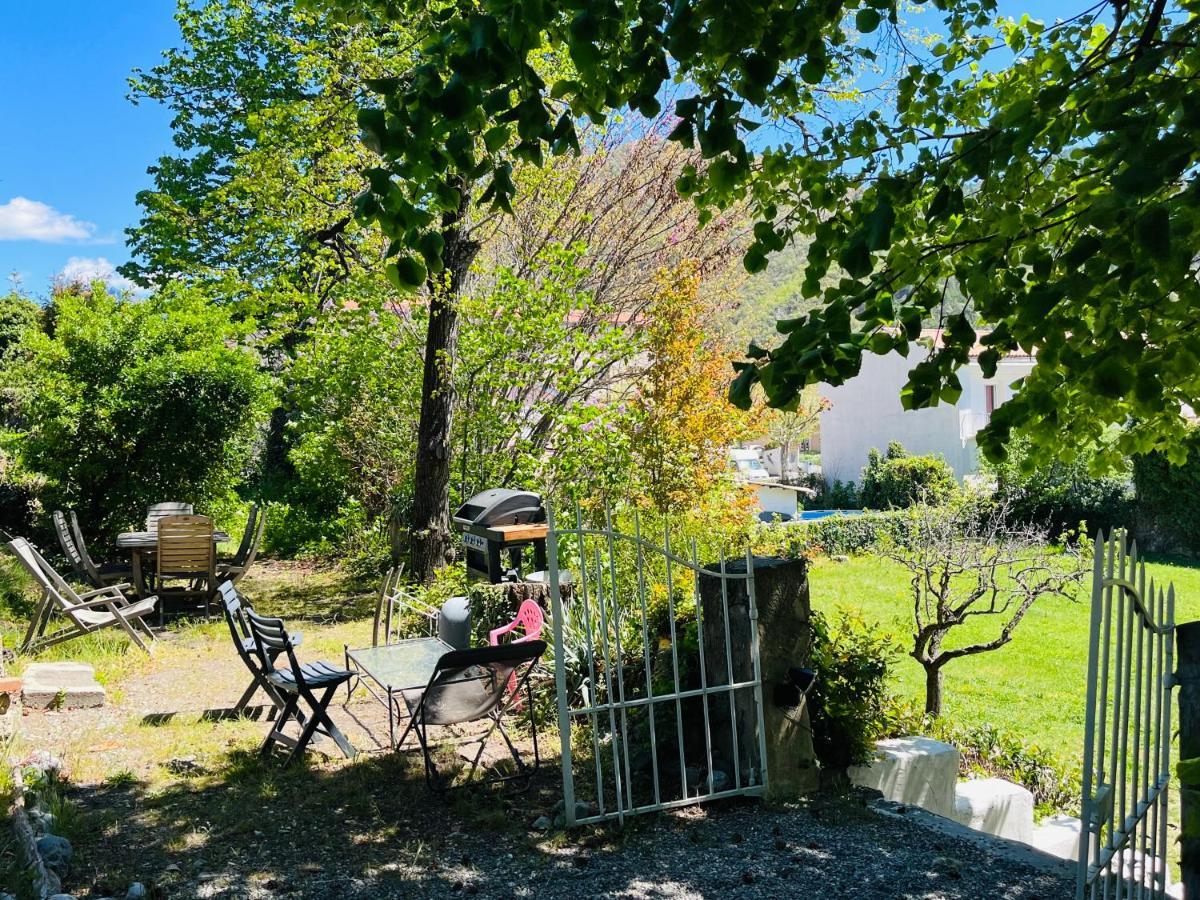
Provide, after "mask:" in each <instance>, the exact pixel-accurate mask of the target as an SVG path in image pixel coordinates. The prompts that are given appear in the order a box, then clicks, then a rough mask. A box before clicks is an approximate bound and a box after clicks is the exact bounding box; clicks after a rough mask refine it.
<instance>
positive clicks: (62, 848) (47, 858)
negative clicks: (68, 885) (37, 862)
mask: <svg viewBox="0 0 1200 900" xmlns="http://www.w3.org/2000/svg"><path fill="white" fill-rule="evenodd" d="M37 850H38V855H40V856H41V857H42V862H43V863H44V864H45V866H46V868H47V869H50V870H51V871H52V872H54V874H55V875H57V876H58V877H59V878H65V877H66V875H67V872H68V871H69V870H70V868H71V858H72V857H73V856H74V855H75V851H74V849H73V848H72V847H71V842H70V841H68V840H67V839H66V838H65V837H59V836H58V835H56V834H46V835H43V836H42V837H40V838H38V841H37Z"/></svg>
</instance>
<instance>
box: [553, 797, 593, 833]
mask: <svg viewBox="0 0 1200 900" xmlns="http://www.w3.org/2000/svg"><path fill="white" fill-rule="evenodd" d="M595 814H596V805H595V804H594V803H588V802H585V801H583V800H576V801H575V820H576V821H579V820H580V819H586V818H588V817H589V816H594V815H595ZM553 821H554V827H555V828H563V827H565V826H566V824H567V807H566V805H565V804H564V801H562V800H559V801H558V803H556V804H555V805H554V820H553Z"/></svg>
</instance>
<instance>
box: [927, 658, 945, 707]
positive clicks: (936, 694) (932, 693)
mask: <svg viewBox="0 0 1200 900" xmlns="http://www.w3.org/2000/svg"><path fill="white" fill-rule="evenodd" d="M941 714H942V667H941V666H936V665H935V666H929V665H927V666H925V715H927V716H934V717H935V718H936V717H937V716H940V715H941Z"/></svg>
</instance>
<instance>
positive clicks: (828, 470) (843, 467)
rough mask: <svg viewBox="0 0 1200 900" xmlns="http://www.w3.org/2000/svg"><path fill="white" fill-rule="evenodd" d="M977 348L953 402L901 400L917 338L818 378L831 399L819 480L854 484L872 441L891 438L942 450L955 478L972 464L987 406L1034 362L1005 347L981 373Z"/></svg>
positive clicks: (918, 449) (912, 447)
mask: <svg viewBox="0 0 1200 900" xmlns="http://www.w3.org/2000/svg"><path fill="white" fill-rule="evenodd" d="M922 337H923V338H929V339H932V340H935V341H936V340H937V338H938V333H937V332H935V331H927V332H924V333H923V334H922ZM983 349H984V348H983V347H981V346H978V345H976V347H975V349H974V350H973V351H972V354H971V362H970V363H969V364H968V365H967V367H966V368H965V369H964V370H963V371H961V372H959V378H960V380H961V381H962V386H963V392H962V396H961V397H959V399H958V402H957V403H956V404H954V405H953V406H951V405H949V404H945V403H943V404H941V405H939V406H935V407H933V408H932V409H918V410H905V409H903V408H902V407H901V405H900V389H901V388H902V387H903V386H904V384H905V382H907V381H908V372H909V370H910V369H911V368H912V367H913V366H914V365H915V364H916V363H917V362H919V361H920V360H921V359H923V358H924V357H926V356H928V355H929V351H928V349H926V348H925V347H922V346H920V345H918V344H914V345H913V346H912V349H911V350H910V351H909V354H908V356H907V357H903V356H900V355H899V354H898V353H890V354H888V355H887V356H876V355H875V354H864V355H863V362H862V369H861V371H860V372H859V374H858V375H857V376H855V377H854V378H852V379H850V381H848V382H846V384H844V385H842V386H840V387H832V386H829V385H822V386H821V394H822V396H824V397H827V398H828V399H829V401H830V403H831V404H832V406H831V407H830V408H829V410H828V411H826V412H825V413H823V414H822V415H821V469H822V471H823V472H824V474H825V478H826V480H827V481H828V482H830V483H832V482H833V481H835V480H836V481H852V482H854V483H856V484H857V483H858V482H859V481H860V479H861V477H862V469H863V466H865V465H866V464H867V453H868V452H869V451H870V450H871V448H873V447H874V448H878V449H879V450H881V451H882V450H885V449H887V445H888V444H889V443H890V442H892V441H899V442H900V443H901V444H903V445H904V449H906V450H908V451H909V452H910V453H913V454H928V453H939V454H941V455H942V456H944V457H945V458H946V462H948V463H949V464H950V466H951V467H952V468H953V469H954V472H955V474H957V475H958V477H959V478H963V477H964V476H966V475H971V474H973V473H975V472H977V471H978V470H979V451H978V448H977V447H976V445H975V434H976V432H978V431H979V429H980V428H982V427H983V426H984V425H985V424H987V421H988V418H989V417H990V416H991V413H992V410H994V409H995V408H996V407H997V406H999V405H1000V404H1001V403H1003V402H1004V401H1005V400H1007V399H1008V398H1009V397H1011V396H1012V394H1013V389H1012V384H1013V382H1014V381H1016V380H1017V379H1019V378H1022V377H1024V376H1025V375H1028V374H1029V372H1030V371H1031V370H1032V369H1033V363H1034V360H1033V357H1031V356H1025V355H1010V356H1007V357H1005V358H1004V359H1003V360H1002V361H1001V362H1000V364H999V366H998V367H997V369H996V374H995V376H994V377H992V378H984V377H983V371H982V370H981V369H980V368H979V363H978V362H977V357H978V354H979V352H980V351H981V350H983Z"/></svg>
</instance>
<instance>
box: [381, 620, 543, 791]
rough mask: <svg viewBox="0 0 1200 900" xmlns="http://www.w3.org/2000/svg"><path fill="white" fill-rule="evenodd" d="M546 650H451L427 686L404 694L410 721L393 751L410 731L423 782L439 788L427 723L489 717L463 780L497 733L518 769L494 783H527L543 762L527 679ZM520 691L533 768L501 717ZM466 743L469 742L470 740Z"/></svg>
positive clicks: (528, 645)
mask: <svg viewBox="0 0 1200 900" xmlns="http://www.w3.org/2000/svg"><path fill="white" fill-rule="evenodd" d="M545 652H546V642H545V641H523V642H521V643H516V644H503V645H501V646H498V647H479V648H476V649H471V650H454V651H452V652H450V653H446V654H444V655H443V656H442V658H441V659H439V660H438V662H437V666H436V667H435V668H434V670H433V674H432V675H431V676H430V677H429V683H428V684H427V685H426V686H425V688H424V689H423V690H420V691H406V692H405V694H404V702H405V705H406V706H407V707H408V711H409V715H410V719H409V723H408V727H407V728H405V729H404V733H403V734H402V735H401V736H400V741H399V743H398V744H397V747H400V746H402V745H403V744H404V741H405V739H406V738H407V737H408V734H409V732H410V731H411V732H415V733H416V735H417V741H418V742H419V743H420V745H421V753H422V755H423V756H424V758H425V780H426V782H427V783H428V784H429V785H430V786H431V787H440V786H443V785H441V784H439V782H441V781H442V775H441V773H440V772H438V769H437V766H436V764H435V763H434V761H433V755H432V753H431V752H430V747H429V732H428V729H429V726H430V725H460V724H464V723H467V722H474V721H477V720H479V719H489V720H490V725H489V727H488V729H487V731H486V732H485V733H484V734H483V736H482V737H480V738H478V739H476V740H477V741H478V743H479V750H478V751H477V752H476V754H475V758H474V759H473V760H472V761H471V768H470V769H469V770H468V772H467V780H468V781H470V779H471V776H472V775H474V774H475V770H476V769H477V768H479V761H480V759H481V758H482V757H483V751H484V749H485V747H486V746H487V742H488V741H489V740H490V739H491V737H492V735H493V734H495V733H496V732H499V733H500V735H501V737H503V738H504V743H505V744H506V745H507V746H508V751H509V753H510V754H512V758H513V762H514V763H515V764H516V767H517V771H516V773H514V774H513V775H509V776H505V777H498V778H494V779H492V780H495V781H506V780H509V779H512V778H526V779H528V778H529V777H531V776H532V775H533V773H534V772H535V771H536V770H537V768H538V765H539V764H540V762H541V757H540V755H539V753H538V740H537V716H536V714H535V712H534V706H533V695H532V691H531V690H530V686H529V676H530V674H532V672H533V668H534V666H535V665H537V662H538V660H539V659H541V657H542V654H543V653H545ZM514 675H515V676H516V680H517V686H516V689H515V690H512V689H510V687H509V680H510V679H511V678H512V677H513V676H514ZM522 690H524V691H525V694H526V700H527V703H526V706H527V708H528V709H529V721H530V725H531V728H532V732H533V765H532V766H530V765H529V764H527V763H526V762H525V760H524V759H523V758H522V756H521V754H520V752H519V751H518V750H517V748H516V746H515V745H514V744H513V742H512V739H511V738H510V737H509V736H508V732H507V731H506V730H505V728H504V722H503V717H504V713H505V712H506V711H507V710H508V708H509V707H510V706H511V705H512V703H513V701H514V700H515V699H516V698H517V697H518V696H519V695H520V693H521V691H522ZM468 743H470V742H468Z"/></svg>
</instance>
